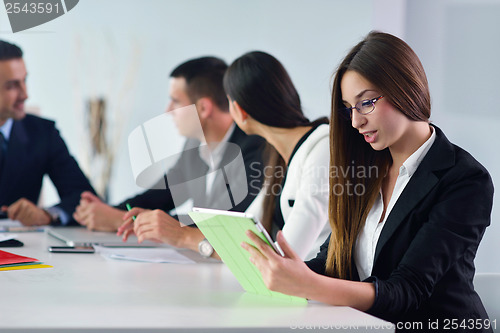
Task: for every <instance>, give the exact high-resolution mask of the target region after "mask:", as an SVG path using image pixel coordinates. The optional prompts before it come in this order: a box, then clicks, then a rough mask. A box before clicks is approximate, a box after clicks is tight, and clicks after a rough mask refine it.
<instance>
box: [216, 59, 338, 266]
mask: <svg viewBox="0 0 500 333" xmlns="http://www.w3.org/2000/svg"><path fill="white" fill-rule="evenodd" d="M224 89H225V90H226V93H227V95H228V99H229V112H230V113H231V115H232V116H233V119H234V120H235V122H236V124H237V125H238V126H239V127H240V128H241V129H242V130H243V131H244V132H245V133H246V134H248V135H253V134H255V135H259V136H261V137H263V138H264V139H266V141H267V142H268V147H267V150H268V151H267V154H266V155H267V158H266V159H267V165H266V167H265V168H264V170H265V171H266V172H265V185H264V187H263V189H262V191H261V192H260V193H259V195H258V196H257V197H256V198H255V200H254V202H253V203H252V204H251V205H250V207H249V208H248V210H247V212H249V213H252V214H253V215H255V216H257V217H258V218H259V219H260V220H261V221H262V224H263V225H264V226H265V227H266V229H267V230H268V231H270V234H271V235H272V236H275V235H276V233H277V231H278V230H283V233H284V234H285V235H286V237H287V239H288V241H289V243H290V245H291V246H292V248H293V249H294V250H295V252H296V253H297V255H298V256H299V257H301V258H305V259H312V258H314V257H316V254H317V253H318V252H319V248H320V246H321V244H323V242H324V241H325V240H326V239H327V238H328V235H329V234H330V232H331V229H330V226H329V224H328V182H329V179H328V164H329V159H328V154H327V151H328V149H329V138H328V134H329V126H328V119H327V118H320V119H318V120H316V121H313V122H311V121H309V119H308V118H307V117H306V116H305V115H304V113H303V112H302V106H301V102H300V98H299V95H298V93H297V90H296V89H295V87H294V85H293V83H292V80H291V79H290V76H289V75H288V73H287V71H286V70H285V68H284V67H283V65H282V64H281V63H280V62H279V61H278V60H277V59H276V58H274V57H273V56H271V55H270V54H267V53H264V52H259V51H255V52H250V53H246V54H244V55H243V56H241V57H239V58H238V59H236V60H235V61H234V62H233V63H232V64H231V65H230V66H229V68H228V69H227V71H226V74H225V75H224ZM250 186H251V184H250Z"/></svg>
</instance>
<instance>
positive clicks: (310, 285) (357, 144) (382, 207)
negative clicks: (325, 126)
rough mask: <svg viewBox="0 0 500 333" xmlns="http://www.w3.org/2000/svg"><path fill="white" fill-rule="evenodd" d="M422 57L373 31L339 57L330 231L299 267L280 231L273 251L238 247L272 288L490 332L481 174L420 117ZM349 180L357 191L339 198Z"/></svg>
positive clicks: (486, 205)
mask: <svg viewBox="0 0 500 333" xmlns="http://www.w3.org/2000/svg"><path fill="white" fill-rule="evenodd" d="M429 117H430V95H429V88H428V84H427V79H426V76H425V72H424V69H423V66H422V64H421V63H420V61H419V59H418V57H417V55H416V54H415V53H414V52H413V50H412V49H411V48H410V47H409V46H408V45H407V44H406V43H405V42H404V41H402V40H401V39H399V38H397V37H394V36H392V35H389V34H385V33H380V32H371V33H370V34H369V35H368V36H367V37H366V38H365V39H364V40H363V41H362V42H360V43H359V44H358V45H356V46H355V47H354V48H353V49H352V50H351V51H350V53H349V54H348V55H347V56H346V58H345V59H344V60H343V62H342V63H341V64H340V66H339V69H338V70H337V73H336V75H335V79H334V84H333V91H332V118H331V121H332V128H331V132H330V143H331V150H330V155H331V157H330V163H331V167H332V168H335V169H339V170H346V169H347V168H348V167H350V166H356V168H357V169H359V168H362V169H365V170H368V169H371V170H376V171H378V172H371V173H370V172H365V173H360V172H358V173H350V172H336V173H335V174H333V173H332V174H331V177H330V205H329V206H330V208H329V217H330V225H331V227H332V235H331V238H330V239H329V240H328V241H327V242H325V244H324V246H322V250H321V252H320V253H319V254H318V256H317V257H316V258H315V259H313V260H311V261H309V262H307V263H304V262H302V260H300V258H299V257H298V256H297V255H296V254H295V252H294V251H293V250H292V249H291V248H290V246H288V244H287V242H286V241H285V237H283V235H280V234H278V237H277V238H278V243H279V244H280V245H281V247H282V249H283V250H284V252H285V257H281V256H279V255H277V254H275V253H274V252H273V251H272V250H271V248H270V247H268V246H266V245H265V244H264V243H263V242H261V241H259V240H258V239H257V238H256V237H255V236H254V234H252V233H249V237H250V239H251V240H252V241H254V242H255V243H256V245H257V246H256V247H252V246H250V245H249V244H247V243H244V244H243V245H242V246H243V247H244V248H245V249H247V250H248V251H249V252H250V253H251V260H252V262H254V263H255V265H256V266H257V267H258V268H259V270H260V271H261V272H262V275H263V278H264V280H265V281H266V283H267V285H268V286H269V288H270V289H271V290H275V291H280V292H283V293H286V294H291V295H297V296H302V297H306V298H310V299H315V300H318V301H322V302H325V303H329V304H333V305H345V306H351V307H354V308H357V309H360V310H363V311H366V312H368V313H370V314H373V315H375V316H378V317H380V318H382V319H385V320H389V321H392V322H394V323H397V325H396V327H397V328H398V329H402V328H408V327H411V328H412V329H413V330H414V331H417V330H418V331H427V330H429V331H433V332H436V331H444V330H447V329H453V330H454V331H457V330H462V331H466V332H471V331H490V330H491V323H490V322H489V320H488V316H487V314H486V311H485V309H484V307H483V305H482V303H481V300H480V298H479V296H478V295H477V293H476V292H475V291H474V288H473V284H472V280H473V278H474V273H475V269H474V257H475V254H476V251H477V248H478V246H479V243H480V241H481V238H482V236H483V234H484V232H485V229H486V227H487V226H488V225H489V224H490V215H491V208H492V200H493V184H492V181H491V178H490V175H489V174H488V172H487V171H486V169H485V168H484V167H483V166H482V165H481V164H479V163H478V162H477V161H476V160H475V159H474V158H473V157H472V156H471V155H470V154H469V153H467V152H466V151H464V150H463V149H461V148H459V147H457V146H455V145H453V144H452V143H450V142H449V141H448V139H447V138H446V136H445V135H444V134H443V132H442V131H441V130H440V129H439V128H438V127H437V126H435V125H431V124H430V122H429ZM347 184H351V185H352V186H354V187H356V186H358V187H360V188H363V189H364V190H365V191H364V193H363V194H362V195H354V196H349V195H348V194H347V193H345V192H344V193H339V189H341V188H344V187H346V185H347Z"/></svg>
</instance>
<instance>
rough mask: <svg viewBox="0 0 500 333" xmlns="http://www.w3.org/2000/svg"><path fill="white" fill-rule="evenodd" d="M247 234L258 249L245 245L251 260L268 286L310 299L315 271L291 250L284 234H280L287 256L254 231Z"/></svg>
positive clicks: (278, 237) (281, 243)
mask: <svg viewBox="0 0 500 333" xmlns="http://www.w3.org/2000/svg"><path fill="white" fill-rule="evenodd" d="M246 234H247V236H248V237H249V238H250V240H251V241H252V242H253V243H254V244H255V246H252V245H250V244H249V243H246V242H243V243H242V244H241V246H242V247H243V248H244V249H245V250H247V251H248V252H249V253H250V261H251V262H252V263H253V264H254V265H255V266H256V267H257V269H258V270H259V271H260V273H261V274H262V278H263V279H264V283H265V284H266V286H267V287H268V288H269V289H270V290H273V291H278V292H281V293H284V294H288V295H293V296H299V297H305V298H307V294H308V291H307V289H308V286H309V285H310V284H311V281H312V278H313V275H314V272H313V271H311V270H310V269H309V267H307V265H306V264H305V263H304V261H303V260H302V259H301V258H300V257H299V256H298V255H297V254H296V253H295V251H294V250H293V249H292V248H291V247H290V245H289V244H288V243H287V241H286V240H285V237H284V236H283V233H282V232H281V231H279V232H278V235H277V241H278V244H279V246H280V247H281V249H282V250H283V253H284V254H285V256H284V257H282V256H281V255H279V254H277V253H276V252H275V251H274V249H273V248H272V247H271V246H269V245H268V244H267V243H265V242H264V241H263V240H262V239H261V238H260V237H259V236H257V235H256V234H255V233H253V232H252V231H250V230H248V231H247V232H246Z"/></svg>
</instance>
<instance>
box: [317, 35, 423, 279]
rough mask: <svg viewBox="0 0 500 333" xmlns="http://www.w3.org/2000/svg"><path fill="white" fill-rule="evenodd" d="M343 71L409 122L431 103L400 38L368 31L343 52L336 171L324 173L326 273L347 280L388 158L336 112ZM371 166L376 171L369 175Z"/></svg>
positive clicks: (335, 117)
mask: <svg viewBox="0 0 500 333" xmlns="http://www.w3.org/2000/svg"><path fill="white" fill-rule="evenodd" d="M346 71H355V72H357V73H358V74H360V75H361V76H363V77H364V78H365V79H366V80H368V81H369V82H370V83H371V84H373V85H374V86H376V87H377V90H378V91H379V92H380V93H381V94H382V95H383V96H384V99H385V100H386V101H388V102H389V103H391V105H392V106H394V107H395V108H396V109H398V110H399V111H401V112H402V113H403V114H404V115H405V116H406V117H408V118H409V119H411V120H415V121H428V119H429V117H430V112H431V102H430V94H429V87H428V83H427V78H426V76H425V72H424V69H423V66H422V64H421V63H420V60H419V59H418V57H417V55H416V54H415V52H413V50H412V49H411V48H410V47H409V46H408V44H406V43H405V42H404V41H402V40H401V39H399V38H397V37H395V36H392V35H390V34H387V33H382V32H377V31H372V32H370V33H369V34H368V35H367V36H366V38H365V39H364V40H363V41H361V42H360V43H359V44H357V45H356V46H354V48H353V49H352V50H351V51H350V52H349V53H348V55H347V56H346V57H345V58H344V60H343V61H342V63H341V64H340V66H339V68H338V70H337V72H336V74H335V78H334V81H333V89H332V113H331V122H332V125H331V130H330V142H331V145H330V166H331V167H332V168H335V169H336V170H337V171H339V172H336V173H335V175H334V176H333V177H330V204H329V218H330V225H331V227H332V236H331V238H330V244H329V248H328V257H327V262H326V272H327V274H328V275H330V276H334V277H340V278H344V279H350V278H352V260H353V250H354V245H355V243H356V240H357V238H358V235H359V233H360V231H361V230H362V228H363V226H364V224H365V220H366V217H367V216H368V213H369V211H370V209H371V207H372V206H373V204H374V202H375V199H376V197H377V195H378V193H379V191H380V188H381V185H382V180H383V178H384V176H385V174H386V171H387V170H388V167H389V166H390V165H391V163H392V158H391V155H390V153H389V150H388V149H387V148H386V149H384V150H382V151H375V150H374V149H372V148H371V146H370V145H369V144H368V143H366V142H365V141H364V140H363V137H362V136H361V135H360V134H359V133H358V131H357V130H356V129H355V128H353V127H352V125H351V122H350V121H346V119H345V118H344V117H343V116H342V115H341V114H340V112H339V110H340V109H341V108H343V107H344V104H343V103H342V92H341V89H340V82H341V80H342V77H343V75H344V74H345V72H346ZM354 112H356V111H354ZM352 168H355V169H354V170H352ZM356 170H357V171H362V170H364V171H365V172H364V173H363V172H360V173H358V172H355V171H356ZM367 170H370V172H367ZM372 170H376V172H375V173H374V174H372V172H371V171H372ZM349 184H350V185H349ZM347 185H349V186H351V188H357V189H363V192H362V194H361V195H356V194H354V195H352V194H353V193H352V192H348V191H345V188H346V186H347ZM341 189H342V191H340V190H341ZM349 193H350V194H349Z"/></svg>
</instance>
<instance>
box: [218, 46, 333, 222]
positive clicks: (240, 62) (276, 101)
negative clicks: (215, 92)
mask: <svg viewBox="0 0 500 333" xmlns="http://www.w3.org/2000/svg"><path fill="white" fill-rule="evenodd" d="M224 89H225V91H226V93H227V94H228V95H229V97H231V99H232V100H234V101H237V102H238V104H239V105H240V106H241V107H242V108H243V109H244V110H245V111H246V112H247V113H248V114H250V115H251V116H252V118H254V119H255V120H257V121H258V122H260V123H262V124H265V125H268V126H273V127H279V128H295V127H299V126H316V124H320V123H328V119H327V118H326V117H324V118H320V119H318V120H316V121H314V122H311V121H309V119H308V118H307V117H306V116H305V115H304V112H303V111H302V105H301V103H300V97H299V94H298V93H297V90H296V89H295V86H294V85H293V82H292V79H291V78H290V76H289V75H288V72H287V71H286V69H285V67H284V66H283V65H282V64H281V63H280V62H279V61H278V59H276V58H275V57H273V56H272V55H270V54H268V53H265V52H261V51H253V52H249V53H246V54H244V55H242V56H241V57H239V58H238V59H236V60H235V61H234V62H233V63H232V64H231V65H230V66H229V68H228V69H227V71H226V74H225V75H224ZM264 155H265V156H264V160H265V161H266V164H267V167H266V168H265V170H266V174H265V179H266V182H265V184H264V186H266V197H265V199H264V203H263V217H262V224H263V225H264V226H265V227H266V229H268V230H270V229H271V224H272V219H273V215H274V209H275V207H276V204H277V203H276V202H275V201H276V200H275V199H276V194H275V193H273V189H274V186H275V185H279V184H281V182H282V180H283V176H284V172H283V171H284V170H286V167H287V166H286V163H285V161H284V160H283V158H282V157H281V156H280V155H279V154H278V152H277V151H276V149H275V148H274V147H273V146H271V145H270V144H267V147H266V149H265V154H264Z"/></svg>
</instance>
